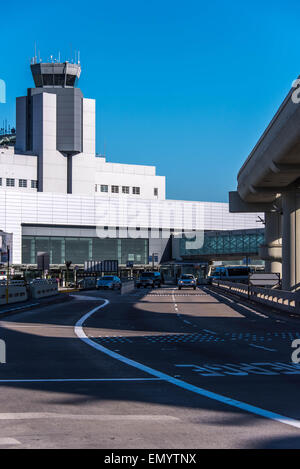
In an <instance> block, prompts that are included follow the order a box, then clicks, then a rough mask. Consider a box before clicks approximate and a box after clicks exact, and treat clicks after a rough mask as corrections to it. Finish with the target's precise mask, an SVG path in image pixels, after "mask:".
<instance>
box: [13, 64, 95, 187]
mask: <svg viewBox="0 0 300 469" xmlns="http://www.w3.org/2000/svg"><path fill="white" fill-rule="evenodd" d="M31 72H32V76H33V80H34V83H35V86H36V87H35V88H29V89H28V90H27V96H24V97H21V98H17V112H16V114H17V141H16V149H17V150H19V151H21V152H22V153H30V154H35V155H37V156H38V163H37V181H38V191H39V192H61V193H70V194H71V193H74V192H77V193H80V192H81V190H80V188H81V189H82V190H83V187H82V184H81V182H82V183H83V184H84V183H86V184H87V183H88V181H89V184H90V181H91V180H92V177H91V176H92V172H93V170H92V166H93V164H92V163H93V162H92V161H87V160H86V157H87V156H95V129H94V126H95V101H94V100H89V99H85V98H84V97H83V94H82V92H81V90H80V89H79V88H77V87H76V85H77V82H78V80H79V77H80V74H81V66H80V65H79V64H71V63H68V62H64V63H32V64H31ZM75 155H77V158H78V160H77V161H76V162H75V161H74V159H73V158H74V156H75ZM83 157H85V158H84V161H83ZM89 160H90V159H89ZM90 185H91V184H90ZM87 189H88V188H87V187H85V188H84V192H86V190H87ZM90 190H92V187H91V188H90ZM88 192H89V190H88Z"/></svg>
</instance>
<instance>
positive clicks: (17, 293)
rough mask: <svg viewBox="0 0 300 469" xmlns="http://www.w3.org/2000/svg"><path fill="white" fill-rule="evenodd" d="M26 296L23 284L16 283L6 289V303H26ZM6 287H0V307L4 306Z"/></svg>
mask: <svg viewBox="0 0 300 469" xmlns="http://www.w3.org/2000/svg"><path fill="white" fill-rule="evenodd" d="M27 299H28V294H27V290H26V287H25V285H24V282H23V283H22V282H18V284H17V285H16V284H10V285H9V287H8V303H9V304H11V303H19V302H21V301H26V300H27ZM6 304H7V299H6V285H3V284H2V285H0V305H6Z"/></svg>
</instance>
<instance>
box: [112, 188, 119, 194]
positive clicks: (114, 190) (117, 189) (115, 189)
mask: <svg viewBox="0 0 300 469" xmlns="http://www.w3.org/2000/svg"><path fill="white" fill-rule="evenodd" d="M111 191H112V192H113V193H114V194H118V193H119V186H111Z"/></svg>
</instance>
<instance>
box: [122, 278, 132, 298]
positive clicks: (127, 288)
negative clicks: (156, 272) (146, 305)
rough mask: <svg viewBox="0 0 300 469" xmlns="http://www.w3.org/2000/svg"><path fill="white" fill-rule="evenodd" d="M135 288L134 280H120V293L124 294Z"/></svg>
mask: <svg viewBox="0 0 300 469" xmlns="http://www.w3.org/2000/svg"><path fill="white" fill-rule="evenodd" d="M134 289H135V284H134V280H128V282H122V287H121V295H126V293H130V292H132V291H133V290H134Z"/></svg>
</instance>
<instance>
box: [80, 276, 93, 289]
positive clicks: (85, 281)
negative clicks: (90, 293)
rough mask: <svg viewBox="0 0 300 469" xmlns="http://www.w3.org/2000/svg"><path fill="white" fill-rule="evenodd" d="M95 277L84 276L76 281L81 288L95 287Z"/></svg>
mask: <svg viewBox="0 0 300 469" xmlns="http://www.w3.org/2000/svg"><path fill="white" fill-rule="evenodd" d="M96 282H97V278H96V277H84V278H81V279H80V280H79V281H78V287H79V288H80V289H82V290H85V289H91V288H96Z"/></svg>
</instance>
